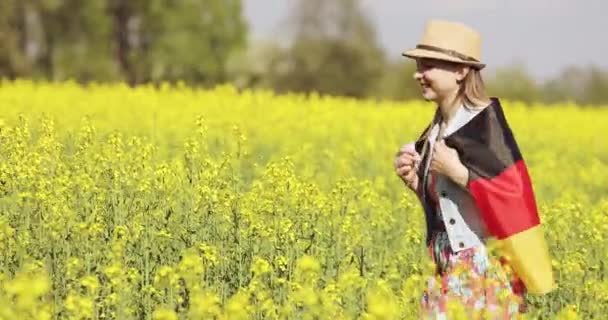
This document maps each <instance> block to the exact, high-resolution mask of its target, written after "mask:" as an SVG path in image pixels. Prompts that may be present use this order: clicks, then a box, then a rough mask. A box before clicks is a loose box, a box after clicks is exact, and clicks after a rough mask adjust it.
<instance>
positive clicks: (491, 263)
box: [421, 231, 525, 319]
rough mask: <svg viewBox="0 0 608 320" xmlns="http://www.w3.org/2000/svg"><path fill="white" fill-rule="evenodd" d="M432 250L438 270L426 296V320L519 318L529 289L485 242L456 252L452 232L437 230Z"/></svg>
mask: <svg viewBox="0 0 608 320" xmlns="http://www.w3.org/2000/svg"><path fill="white" fill-rule="evenodd" d="M429 253H430V255H431V258H432V260H433V262H434V263H435V265H436V267H437V273H436V275H435V276H434V277H431V278H429V279H428V281H427V286H426V289H425V291H424V294H423V296H422V301H421V303H422V308H421V311H422V319H448V314H449V315H450V318H452V316H451V315H454V317H453V318H455V319H518V315H520V313H521V312H524V310H525V304H524V299H523V296H524V291H525V288H524V286H523V284H522V282H521V280H519V279H518V278H517V277H515V276H511V275H509V273H508V272H507V270H506V269H505V268H504V264H503V262H501V260H499V259H497V258H495V257H492V256H489V255H488V252H487V250H486V247H485V246H484V245H481V246H477V247H473V248H468V249H465V250H462V251H459V252H456V253H454V252H452V250H451V247H450V243H449V239H448V235H447V233H445V231H443V232H436V233H434V234H433V236H432V237H431V243H430V246H429Z"/></svg>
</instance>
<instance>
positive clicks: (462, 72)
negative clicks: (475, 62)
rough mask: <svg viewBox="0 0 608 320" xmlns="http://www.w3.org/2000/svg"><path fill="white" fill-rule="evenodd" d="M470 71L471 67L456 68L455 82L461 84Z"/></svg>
mask: <svg viewBox="0 0 608 320" xmlns="http://www.w3.org/2000/svg"><path fill="white" fill-rule="evenodd" d="M470 71H471V67H469V66H462V67H460V68H458V69H457V70H456V82H458V83H462V81H463V80H464V78H466V77H467V74H469V72H470Z"/></svg>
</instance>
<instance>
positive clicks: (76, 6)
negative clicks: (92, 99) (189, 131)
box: [0, 0, 246, 85]
mask: <svg viewBox="0 0 608 320" xmlns="http://www.w3.org/2000/svg"><path fill="white" fill-rule="evenodd" d="M241 11H242V10H241V2H240V1H239V0H180V1H171V0H87V1H81V0H3V1H0V41H2V44H3V45H2V46H1V47H0V75H4V76H8V77H11V78H15V77H37V76H40V77H44V78H47V79H52V80H63V79H67V78H72V79H75V80H78V81H82V82H86V81H91V80H98V81H104V80H116V79H125V80H128V81H129V82H130V83H131V84H137V83H144V82H150V81H154V82H156V81H162V80H168V81H178V80H184V81H187V82H190V83H199V84H205V85H209V84H214V83H217V82H223V81H226V80H227V73H226V63H227V61H228V59H229V57H230V55H231V54H233V52H235V51H236V50H239V49H241V48H242V47H243V46H244V44H245V32H246V27H245V24H244V21H243V17H242V12H241Z"/></svg>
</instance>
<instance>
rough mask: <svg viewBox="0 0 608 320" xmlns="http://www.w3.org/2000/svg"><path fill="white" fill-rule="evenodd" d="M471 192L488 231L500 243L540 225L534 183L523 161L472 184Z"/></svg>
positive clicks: (478, 179) (476, 180)
mask: <svg viewBox="0 0 608 320" xmlns="http://www.w3.org/2000/svg"><path fill="white" fill-rule="evenodd" d="M469 190H470V192H471V194H472V195H473V198H474V199H475V202H476V204H477V207H478V208H479V211H480V213H481V216H482V219H483V220H484V222H485V224H486V226H487V227H488V231H490V234H492V235H493V236H495V237H497V238H498V239H504V238H507V237H509V236H511V235H513V234H516V233H518V232H521V231H524V230H527V229H530V228H532V227H534V226H536V225H538V224H540V218H539V216H538V210H537V208H536V201H535V199H534V191H533V189H532V183H531V181H530V176H529V174H528V169H527V168H526V164H525V163H524V161H523V160H519V161H517V162H515V164H514V165H512V166H510V167H508V168H507V169H505V170H504V171H503V172H502V173H500V174H499V175H498V176H496V177H493V178H491V179H486V178H477V179H475V180H472V181H470V182H469Z"/></svg>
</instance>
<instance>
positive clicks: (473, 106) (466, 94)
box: [459, 68, 490, 110]
mask: <svg viewBox="0 0 608 320" xmlns="http://www.w3.org/2000/svg"><path fill="white" fill-rule="evenodd" d="M459 96H460V98H461V99H462V100H463V102H464V106H465V108H467V109H469V110H481V109H483V108H485V107H486V106H487V105H488V104H490V99H489V98H488V95H487V94H486V86H485V84H484V82H483V78H482V77H481V71H480V70H479V69H476V68H471V69H469V72H468V73H467V75H466V76H465V77H464V79H463V80H462V81H461V83H460V91H459Z"/></svg>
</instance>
